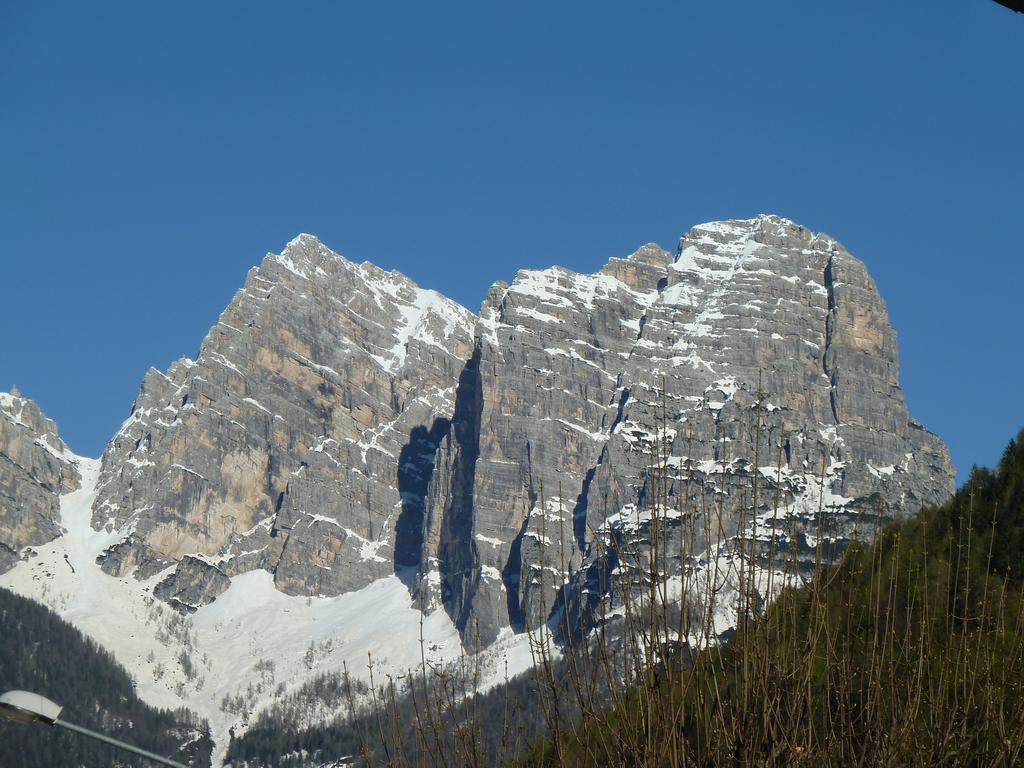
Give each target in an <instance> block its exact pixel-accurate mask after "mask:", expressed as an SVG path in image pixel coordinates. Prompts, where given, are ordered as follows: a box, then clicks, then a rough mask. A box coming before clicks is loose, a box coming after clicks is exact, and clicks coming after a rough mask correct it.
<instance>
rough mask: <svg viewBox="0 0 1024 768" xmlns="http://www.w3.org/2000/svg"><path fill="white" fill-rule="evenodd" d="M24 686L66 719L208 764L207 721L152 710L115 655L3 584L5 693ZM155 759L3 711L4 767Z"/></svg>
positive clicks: (0, 761) (0, 637) (91, 766)
mask: <svg viewBox="0 0 1024 768" xmlns="http://www.w3.org/2000/svg"><path fill="white" fill-rule="evenodd" d="M12 689H22V690H27V691H33V692H35V693H39V694H42V695H43V696H46V697H47V698H49V699H52V700H53V701H55V702H57V703H58V704H62V705H63V706H64V710H63V712H62V713H61V718H62V719H65V720H67V721H69V722H72V723H75V724H76V725H82V726H85V727H86V728H91V729H93V730H96V731H100V732H103V733H106V734H108V735H111V736H114V737H115V738H119V739H121V740H123V741H127V742H129V743H132V744H136V745H138V746H140V747H143V748H144V749H148V750H150V751H152V752H156V753H157V754H163V755H166V756H168V757H171V758H173V759H176V760H179V761H181V762H184V763H185V764H187V765H190V766H196V768H200V767H205V766H209V765H210V752H211V749H212V743H211V741H210V738H209V734H208V729H207V728H206V724H205V723H203V722H200V721H199V720H198V719H197V718H196V717H195V716H194V715H192V714H191V713H189V712H186V711H178V712H170V711H164V710H155V709H153V708H151V707H148V706H146V705H145V704H143V703H142V702H141V701H140V700H139V698H138V697H137V696H136V695H135V689H134V685H133V683H132V680H131V678H130V677H129V675H128V673H127V672H125V670H124V669H123V668H122V667H121V666H120V665H119V664H118V663H117V662H116V661H115V660H114V658H113V657H112V656H111V655H110V654H109V653H107V652H106V651H104V650H103V649H101V648H100V647H99V646H97V645H96V644H95V643H94V642H93V641H91V640H89V639H87V638H85V637H84V636H83V635H82V633H81V632H79V631H78V630H77V629H75V628H74V627H72V626H71V625H69V624H67V623H66V622H64V621H63V620H62V619H60V618H59V617H58V616H57V615H56V614H54V613H53V612H51V611H50V610H49V609H47V608H46V607H44V606H42V605H39V604H38V603H35V602H33V601H31V600H28V599H26V598H23V597H20V596H18V595H15V594H14V593H12V592H9V591H8V590H5V589H0V692H3V691H8V690H12ZM149 765H152V763H151V762H148V761H145V760H143V759H142V758H136V757H134V756H132V755H130V754H129V753H127V752H122V751H120V750H114V749H113V748H111V747H107V746H105V745H103V744H101V743H99V742H97V741H94V740H92V739H88V738H85V737H83V736H79V735H77V734H73V733H69V732H67V731H64V730H61V729H58V728H50V727H47V726H44V725H40V724H32V725H22V724H18V723H13V722H10V721H7V720H4V719H2V718H0V766H4V767H5V768H8V767H9V768H15V766H16V767H17V768H56V767H57V766H76V768H77V767H79V766H80V767H81V768H110V766H149Z"/></svg>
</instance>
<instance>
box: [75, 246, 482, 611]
mask: <svg viewBox="0 0 1024 768" xmlns="http://www.w3.org/2000/svg"><path fill="white" fill-rule="evenodd" d="M472 322H473V316H472V315H471V313H469V312H468V311H467V310H465V309H463V308H462V307H460V306H458V305H457V304H455V303H454V302H451V301H449V300H447V299H444V298H443V297H441V296H439V295H438V294H436V293H434V292H432V291H424V290H421V289H419V288H417V287H416V286H415V285H414V284H413V283H412V282H411V281H409V280H408V278H406V277H404V276H403V275H400V274H398V273H395V272H390V273H389V272H384V271H383V270H380V269H378V268H377V267H374V266H372V265H370V264H362V265H357V264H353V263H351V262H349V261H347V260H345V259H344V258H342V257H340V256H338V255H337V254H335V253H332V252H331V251H329V250H328V249H327V248H325V247H324V246H323V245H322V244H321V243H319V241H317V240H316V239H315V238H313V237H310V236H307V235H303V236H300V237H299V238H297V239H296V240H294V241H293V242H292V243H290V244H289V245H288V247H287V248H286V249H285V250H284V252H283V253H282V254H280V255H273V254H271V255H268V256H267V257H266V259H264V261H263V263H262V264H261V265H260V266H259V267H258V268H254V269H253V270H251V271H250V272H249V275H248V277H247V279H246V282H245V286H244V287H243V288H242V289H241V290H240V291H239V292H238V293H237V294H236V296H235V298H234V299H233V300H232V302H231V304H230V306H229V307H228V308H227V309H226V310H225V312H224V313H223V314H222V315H221V318H220V321H219V322H218V323H217V325H216V326H214V328H213V329H211V331H210V333H209V335H208V336H207V338H206V340H205V341H204V342H203V344H202V348H201V349H200V352H199V355H198V357H197V359H196V360H195V361H191V360H182V361H179V362H177V363H175V364H174V365H173V366H171V368H170V370H169V371H168V372H167V373H166V374H163V373H160V372H158V371H155V370H151V371H150V372H149V373H148V374H147V375H146V378H145V380H144V382H143V385H142V389H141V392H140V394H139V397H138V399H137V401H136V403H135V404H134V406H133V409H132V415H131V417H130V418H129V419H128V421H127V422H126V423H125V424H124V426H122V428H121V429H120V431H119V432H118V433H117V435H116V436H115V437H114V439H113V440H112V441H111V443H110V445H109V446H108V448H107V450H106V452H105V453H104V456H103V471H102V475H101V477H100V485H99V495H98V497H97V500H96V503H95V506H94V518H93V524H94V525H95V526H96V527H99V526H108V527H114V528H119V529H123V530H125V531H129V532H130V533H129V534H128V535H127V536H126V538H125V539H124V540H123V541H122V542H121V543H120V544H118V545H117V546H116V547H113V548H111V549H110V550H108V552H107V553H106V555H105V562H104V568H105V570H107V571H108V572H110V573H114V574H118V575H125V574H129V573H132V574H134V575H136V576H137V577H139V578H147V577H149V576H152V575H154V574H156V573H158V572H162V571H164V570H165V569H167V568H168V567H170V566H172V565H175V564H176V563H177V564H178V565H177V566H176V569H175V570H174V571H173V572H172V573H170V574H169V575H167V576H165V578H164V579H163V581H161V583H160V586H159V588H158V594H162V595H167V596H171V595H173V596H175V599H176V600H177V602H178V603H179V604H180V605H183V606H189V605H190V606H193V607H194V606H196V605H199V604H202V603H204V602H207V601H209V600H211V599H213V598H215V597H216V595H217V594H218V592H219V591H222V590H223V589H225V588H226V587H227V584H228V583H229V581H228V578H227V577H230V576H232V575H235V574H238V573H241V572H244V571H249V570H252V569H254V568H262V569H265V570H268V571H271V572H272V573H273V574H274V579H275V584H276V585H277V587H278V589H280V590H282V591H284V592H286V593H288V594H303V595H319V594H323V595H335V594H339V593H342V592H347V591H352V590H355V589H358V588H360V587H362V586H365V585H366V584H367V583H369V582H370V581H373V580H374V579H376V578H379V577H381V576H384V575H387V574H389V573H393V572H394V569H395V561H394V549H395V545H396V538H401V537H402V536H403V535H404V531H403V530H400V527H407V526H408V520H407V519H405V518H413V519H415V518H416V517H417V514H421V513H420V511H419V510H420V506H421V505H422V500H421V499H417V498H415V497H414V494H411V493H406V494H403V493H402V487H403V486H404V485H407V484H408V480H409V476H410V475H411V474H412V473H413V472H415V470H416V467H417V464H416V462H412V463H411V464H410V466H407V467H402V466H400V464H399V458H400V454H401V453H402V449H403V446H405V445H406V444H407V443H408V442H409V439H410V435H411V434H413V433H414V432H415V430H416V429H417V428H419V427H420V426H421V425H424V424H425V425H431V424H433V423H434V422H435V421H440V422H441V423H447V420H449V419H450V417H451V414H452V411H453V409H454V404H453V400H454V395H455V387H454V385H453V384H452V382H453V381H454V380H455V379H456V378H457V376H458V373H459V371H460V370H461V368H462V366H463V364H464V361H465V360H466V359H468V358H469V357H470V355H471V354H472ZM403 513H404V515H403ZM187 555H195V557H190V558H188V559H186V560H183V559H182V558H184V557H185V556H187Z"/></svg>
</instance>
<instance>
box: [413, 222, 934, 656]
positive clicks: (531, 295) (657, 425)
mask: <svg viewBox="0 0 1024 768" xmlns="http://www.w3.org/2000/svg"><path fill="white" fill-rule="evenodd" d="M472 368H473V371H474V373H473V376H472V381H471V382H468V383H467V385H466V386H465V390H466V396H467V397H469V398H471V399H472V401H473V404H472V406H471V407H470V406H469V404H468V403H467V404H465V407H463V408H462V412H463V413H464V415H465V418H467V419H469V420H470V422H471V423H469V424H466V425H460V429H458V430H456V432H455V436H456V439H455V440H454V443H453V445H454V448H453V449H452V450H451V452H450V454H451V455H448V456H445V455H443V454H444V451H442V455H440V456H439V462H438V463H439V465H441V466H449V467H451V470H450V472H449V473H447V475H446V476H445V482H446V483H447V486H444V485H443V484H439V485H438V486H437V487H435V489H434V491H433V493H432V494H431V496H430V500H431V505H432V507H431V509H432V510H433V514H430V511H428V518H430V519H431V520H432V521H433V522H435V523H437V522H438V521H440V520H442V519H445V520H462V521H464V523H463V530H462V534H461V536H460V537H458V539H457V546H454V547H453V546H452V545H451V544H448V545H447V546H446V545H445V538H446V535H445V527H444V525H436V526H435V529H436V530H435V531H433V532H432V533H430V534H428V536H427V542H428V544H429V543H430V542H431V541H435V540H437V541H440V544H441V547H440V548H439V549H438V550H436V551H427V552H426V553H425V557H424V559H423V564H422V568H423V570H424V573H425V574H426V577H425V579H424V582H423V583H424V588H425V589H427V590H429V591H431V593H432V594H433V595H434V596H435V597H436V598H437V599H440V600H442V601H443V602H445V603H446V604H447V605H448V606H449V611H450V613H451V615H452V617H453V618H455V619H456V621H457V622H458V623H459V625H460V627H462V628H463V631H464V633H474V634H475V633H479V634H480V636H481V637H482V638H483V639H484V640H485V641H487V640H490V639H491V638H493V637H494V636H495V635H496V634H497V632H498V631H499V630H500V629H501V628H502V627H504V626H509V625H511V626H512V627H514V628H522V627H525V626H538V625H539V623H540V622H542V621H544V620H546V619H548V618H549V617H551V616H552V615H554V614H555V612H556V610H557V609H558V608H559V606H560V605H563V604H564V605H570V606H573V609H574V611H576V612H580V611H583V612H585V610H586V607H585V606H580V604H579V597H580V595H581V594H589V595H590V596H591V599H594V596H595V595H597V594H598V592H599V591H600V590H598V588H597V586H596V585H595V583H594V574H595V573H596V568H597V566H598V565H600V564H601V561H607V560H608V553H607V545H608V544H609V538H610V537H611V536H613V535H614V536H618V537H622V536H625V539H621V538H620V545H621V546H620V549H619V552H618V553H617V555H616V556H615V557H614V562H605V563H604V566H606V567H607V568H608V569H615V568H616V567H617V566H619V565H622V562H621V561H623V560H628V559H639V560H643V559H644V558H645V554H644V552H645V549H647V548H649V537H650V523H649V518H650V512H649V510H650V508H651V507H652V506H653V505H654V504H655V503H657V502H658V499H656V498H655V497H656V496H658V495H660V496H661V497H662V501H661V502H660V503H662V505H663V506H664V505H665V504H666V503H668V504H670V505H671V506H672V508H673V509H672V510H671V512H669V513H668V515H667V516H668V517H669V518H671V519H670V520H669V521H668V522H667V523H666V529H665V531H663V532H662V535H666V536H667V539H668V541H667V542H666V546H667V547H668V550H669V551H672V552H681V549H680V547H679V543H680V542H679V536H680V535H681V529H680V521H681V520H682V519H683V518H684V517H685V516H686V514H687V513H691V514H693V515H696V516H698V517H700V516H701V515H709V514H711V512H710V511H709V508H708V502H707V499H717V501H716V502H715V506H716V509H717V510H718V520H717V521H716V524H715V526H714V529H713V531H711V535H710V536H709V535H707V533H705V535H704V536H703V538H702V539H701V538H700V537H698V539H699V540H698V541H697V542H696V544H695V545H694V546H693V547H692V551H691V553H690V561H689V562H687V563H681V562H679V559H680V557H679V556H676V557H675V558H674V559H673V561H672V562H671V563H666V566H667V568H668V570H669V571H673V570H674V571H675V572H678V571H679V569H680V568H682V567H684V566H685V565H689V566H691V567H692V566H694V564H695V563H698V562H699V556H700V554H701V553H706V552H708V551H714V552H716V553H718V554H724V555H726V557H730V554H729V553H730V551H731V550H735V548H736V546H737V542H738V541H739V542H742V541H743V538H744V536H747V537H750V536H751V535H752V534H751V530H750V529H752V528H753V526H754V525H755V524H754V523H752V522H751V521H752V520H753V519H758V518H760V519H761V529H760V530H761V535H760V536H757V535H756V533H755V534H753V539H752V540H765V539H767V538H770V536H766V534H765V531H766V530H768V528H769V525H768V523H766V522H765V519H764V518H766V516H771V515H775V516H776V518H778V519H781V520H784V521H785V530H784V531H783V530H782V529H781V528H780V529H779V530H778V531H773V532H772V534H771V535H776V534H777V538H778V539H779V541H778V542H777V544H778V545H779V546H782V545H783V543H784V542H788V541H789V539H788V536H789V534H790V533H791V532H792V531H794V530H797V531H798V533H797V536H798V537H799V538H800V541H798V542H797V544H798V548H800V550H801V552H803V553H805V554H806V553H807V552H809V551H812V550H813V542H811V540H810V538H809V537H810V535H811V534H810V533H808V532H809V531H811V530H812V529H815V525H816V517H817V506H816V505H815V504H814V503H812V500H811V497H812V496H813V501H815V502H816V501H817V500H818V499H819V497H820V498H823V499H825V501H826V502H827V504H828V505H829V506H828V509H827V510H826V517H827V520H826V521H825V528H826V529H827V539H828V542H829V544H830V546H832V547H834V548H840V547H841V546H842V545H843V543H844V542H846V541H848V540H850V538H852V537H853V536H855V535H858V533H857V530H858V526H860V529H859V530H860V531H862V532H864V531H870V530H871V529H872V528H873V524H874V520H875V519H876V518H881V519H884V518H889V517H892V516H894V515H898V514H902V513H904V512H907V513H913V512H916V510H917V508H918V507H919V506H920V505H921V504H922V503H936V502H939V501H942V500H943V499H944V498H946V497H947V496H948V494H949V493H951V491H952V486H953V480H952V478H953V473H952V468H951V467H950V464H949V459H948V455H947V452H946V449H945V447H944V446H943V445H942V443H941V441H939V440H938V438H936V437H935V436H934V435H932V434H931V433H929V432H927V431H925V430H924V429H923V428H921V427H920V425H918V424H917V423H916V422H914V421H912V420H911V419H909V417H908V414H907V411H906V408H905V406H904V403H903V398H902V394H901V391H900V389H899V385H898V378H897V377H898V363H897V350H896V339H895V334H894V333H893V331H892V329H891V327H890V326H889V324H888V319H887V313H886V309H885V305H884V303H883V302H882V300H881V298H880V297H879V295H878V292H877V290H876V288H875V286H874V284H873V282H872V281H871V279H870V277H869V276H868V274H867V271H866V269H865V268H864V266H863V264H861V263H860V262H859V261H857V260H856V259H855V258H853V257H852V256H850V255H849V254H848V253H847V252H846V251H845V250H844V249H843V248H842V247H841V246H840V245H839V244H837V243H836V242H835V241H833V240H832V239H830V238H828V237H826V236H821V235H813V234H812V233H811V232H809V231H808V230H806V229H804V228H803V227H800V226H797V225H795V224H793V223H792V222H789V221H786V220H784V219H780V218H777V217H759V218H757V219H754V220H751V221H731V222H720V223H713V224H707V225H703V226H700V227H696V228H695V229H693V230H692V231H691V232H689V233H688V234H687V235H686V236H685V237H684V238H683V239H682V240H681V241H680V244H679V248H678V252H677V254H676V256H675V257H672V256H671V255H670V254H668V253H666V252H664V251H662V250H661V249H659V248H657V247H656V246H645V247H644V248H641V249H640V250H639V251H637V252H636V253H635V254H633V255H632V256H630V257H629V258H627V259H622V260H619V259H613V260H612V261H611V262H610V263H609V264H608V265H607V266H606V267H605V268H604V269H603V270H601V272H599V273H597V274H595V275H580V274H576V273H573V272H570V271H567V270H564V269H560V268H557V267H556V268H552V269H548V270H544V271H524V272H520V273H519V274H518V275H517V276H516V279H515V281H514V282H513V283H512V285H510V286H503V285H499V286H496V287H495V288H494V289H492V291H491V293H490V295H489V296H488V299H487V301H486V302H485V303H484V306H483V308H482V310H481V316H480V320H479V322H478V325H477V353H476V358H475V360H474V362H473V366H472ZM461 405H463V404H462V403H461V402H457V403H456V412H459V410H460V406H461ZM467 456H470V457H472V459H473V460H472V461H466V457H467ZM755 461H756V465H755ZM755 476H756V477H757V478H758V482H754V477H755ZM821 480H824V482H823V483H822V482H821ZM758 486H760V487H758ZM815 489H816V490H817V494H816V495H815ZM776 491H778V495H776ZM758 493H760V498H756V494H758ZM776 498H777V499H778V501H777V502H776V501H775V499H776ZM751 509H753V510H754V511H753V513H752V512H751ZM744 521H745V522H744ZM794 526H795V528H794ZM700 527H701V526H698V528H700ZM703 530H705V531H706V532H707V531H709V530H711V529H708V528H704V529H703ZM755 530H756V529H755ZM599 531H603V533H598V532H599ZM666 531H667V533H666ZM860 535H863V533H861V534H860ZM447 538H448V539H451V538H452V537H451V535H450V534H448V536H447ZM599 540H600V541H599ZM763 549H765V547H761V546H757V545H755V546H754V547H753V549H750V547H749V545H748V550H747V551H753V552H755V554H756V555H757V556H759V557H760V558H761V559H762V560H764V559H765V557H764V554H765V553H764V552H762V551H761V550H763ZM787 551H788V550H787ZM452 558H454V559H455V561H456V565H455V566H454V567H453V566H452V564H451V562H450V560H451V559H452ZM684 559H685V558H684ZM446 565H447V567H446ZM626 565H628V564H626ZM633 565H634V566H635V565H636V563H634V564H633ZM762 565H763V567H764V568H770V567H773V566H772V564H770V563H767V562H765V563H762Z"/></svg>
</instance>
